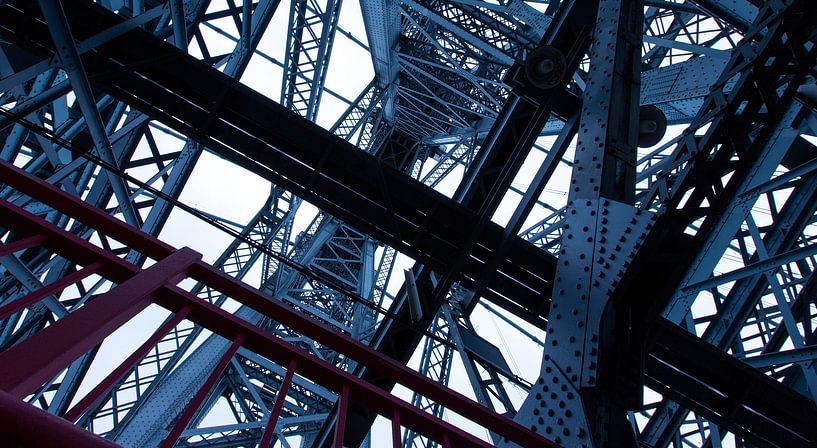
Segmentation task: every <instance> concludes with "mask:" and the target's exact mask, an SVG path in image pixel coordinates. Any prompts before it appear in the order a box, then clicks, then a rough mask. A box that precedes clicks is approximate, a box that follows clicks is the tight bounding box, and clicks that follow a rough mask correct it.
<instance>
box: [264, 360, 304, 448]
mask: <svg viewBox="0 0 817 448" xmlns="http://www.w3.org/2000/svg"><path fill="white" fill-rule="evenodd" d="M297 367H298V360H296V359H295V358H293V359H292V360H291V361H289V365H287V372H286V374H284V379H283V380H282V381H281V387H280V388H278V396H277V397H275V404H274V405H273V406H272V409H271V410H270V413H269V419H268V420H267V426H265V427H264V434H262V435H261V442H260V443H259V444H258V446H259V447H260V448H267V447H269V444H270V442H271V441H272V434H273V433H274V432H275V425H276V424H277V423H278V418H279V417H280V416H281V409H283V408H284V401H286V399H287V393H288V392H289V387H290V385H292V376H293V375H295V369H296V368H297Z"/></svg>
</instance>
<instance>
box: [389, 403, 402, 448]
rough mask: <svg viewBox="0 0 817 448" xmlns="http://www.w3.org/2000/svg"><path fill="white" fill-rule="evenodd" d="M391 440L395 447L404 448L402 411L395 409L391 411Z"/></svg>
mask: <svg viewBox="0 0 817 448" xmlns="http://www.w3.org/2000/svg"><path fill="white" fill-rule="evenodd" d="M391 440H392V447H393V448H403V439H402V435H401V434H400V411H399V410H398V409H394V411H392V413H391Z"/></svg>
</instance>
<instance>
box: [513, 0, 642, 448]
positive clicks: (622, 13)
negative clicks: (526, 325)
mask: <svg viewBox="0 0 817 448" xmlns="http://www.w3.org/2000/svg"><path fill="white" fill-rule="evenodd" d="M642 27H643V4H642V2H640V1H638V0H602V1H601V2H599V9H598V18H597V22H596V26H595V32H594V38H593V43H592V47H591V52H590V73H589V76H588V80H587V89H586V90H585V92H584V96H583V101H582V111H581V117H580V125H579V130H578V145H577V147H576V160H575V163H574V167H573V176H572V180H571V184H570V191H569V200H568V205H567V211H566V218H565V224H564V234H563V238H562V246H561V250H560V252H559V262H558V267H557V268H556V277H555V280H554V287H553V301H552V303H551V310H550V314H549V318H548V337H547V340H546V341H545V342H546V345H545V352H544V356H543V361H542V370H541V372H540V377H539V379H538V380H537V384H536V385H535V386H534V387H533V389H532V390H531V393H530V395H529V396H528V399H527V400H526V401H525V403H524V405H523V406H522V408H521V409H520V411H519V413H518V415H517V421H519V422H520V423H523V424H524V425H525V426H527V427H528V428H531V429H533V430H535V431H536V432H538V433H540V434H544V435H545V436H546V437H550V438H553V440H554V441H555V442H556V443H560V444H563V445H564V446H570V447H602V446H616V447H623V446H635V437H634V434H633V432H632V431H631V430H630V429H629V425H628V423H627V421H626V420H625V415H626V414H625V412H624V407H623V406H622V405H621V404H620V402H621V400H620V399H619V397H616V392H615V391H616V389H615V387H614V386H615V382H614V381H610V379H608V378H605V377H604V374H605V373H606V371H604V370H603V369H602V365H603V363H604V362H605V361H606V360H605V358H604V354H605V352H608V351H609V348H610V347H611V346H613V344H615V343H618V341H615V340H614V338H613V337H612V334H613V333H612V331H611V330H612V328H611V326H610V324H609V322H612V320H613V319H612V316H613V313H612V311H611V310H610V308H611V307H610V306H608V302H609V298H610V295H611V293H612V290H613V288H614V286H615V285H616V283H617V278H618V277H619V276H620V275H621V273H622V272H623V270H624V267H625V266H626V265H627V262H628V260H629V259H630V258H631V256H632V254H633V253H634V252H635V250H636V249H637V248H638V247H639V245H640V241H641V239H642V237H643V232H644V229H645V228H647V227H649V225H650V222H651V221H652V216H651V215H650V214H649V213H646V212H641V211H638V210H636V208H635V207H633V205H632V203H633V201H634V197H635V158H636V141H637V138H638V108H639V103H638V100H639V82H640V76H639V64H640V61H641V34H642Z"/></svg>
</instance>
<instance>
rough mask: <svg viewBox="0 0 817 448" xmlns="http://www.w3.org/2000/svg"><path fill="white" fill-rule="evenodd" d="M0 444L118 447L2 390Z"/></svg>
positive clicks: (51, 447) (27, 447)
mask: <svg viewBox="0 0 817 448" xmlns="http://www.w3.org/2000/svg"><path fill="white" fill-rule="evenodd" d="M0 444H1V445H2V446H4V447H25V448H54V447H58V446H62V447H82V448H119V445H117V444H115V443H113V442H111V441H110V440H106V439H103V438H102V437H100V436H98V435H96V434H93V433H91V432H88V431H86V430H84V429H82V428H80V427H79V426H75V425H74V424H72V423H71V422H69V421H67V420H64V419H61V418H59V417H57V416H56V415H53V414H49V413H48V412H46V411H43V410H42V409H39V408H36V407H34V406H31V405H30V404H28V403H25V402H23V401H20V399H18V398H16V397H14V396H12V395H10V394H8V393H6V392H3V391H2V390H0Z"/></svg>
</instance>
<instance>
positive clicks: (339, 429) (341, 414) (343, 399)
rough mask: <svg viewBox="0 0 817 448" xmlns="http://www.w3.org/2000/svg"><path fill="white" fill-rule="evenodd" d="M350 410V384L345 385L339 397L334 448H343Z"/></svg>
mask: <svg viewBox="0 0 817 448" xmlns="http://www.w3.org/2000/svg"><path fill="white" fill-rule="evenodd" d="M348 408H349V383H345V382H344V383H343V386H342V387H341V389H340V396H339V397H338V416H337V419H335V442H334V443H333V444H332V446H333V447H334V448H343V437H344V435H345V434H344V432H345V431H346V411H347V409H348Z"/></svg>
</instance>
